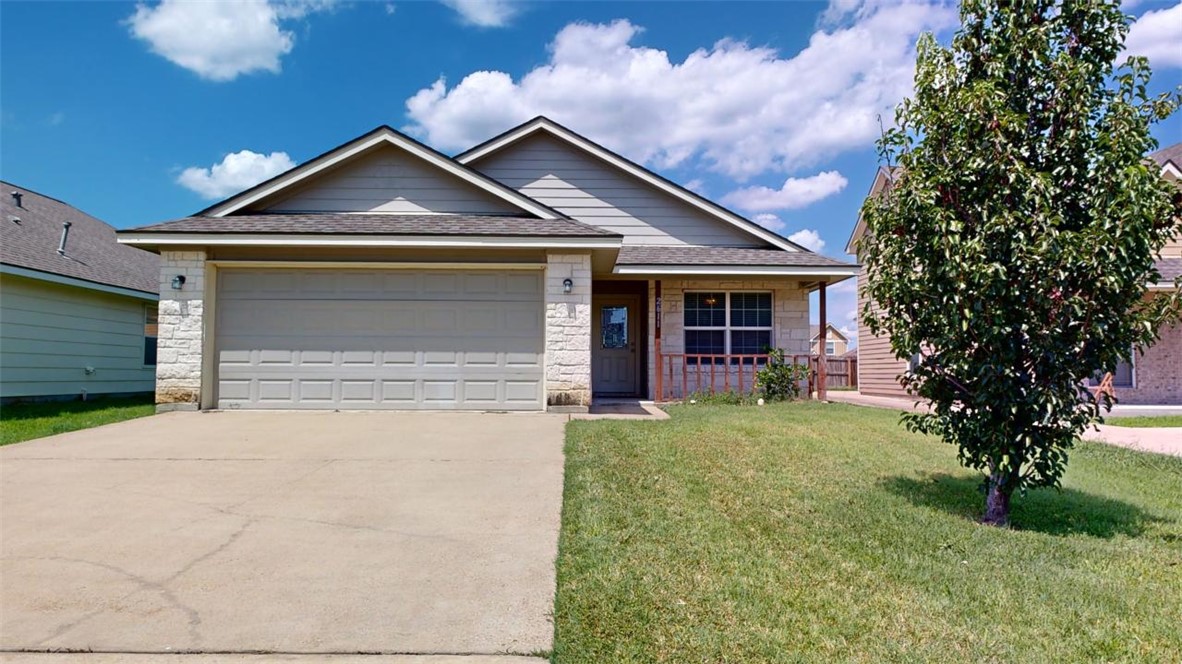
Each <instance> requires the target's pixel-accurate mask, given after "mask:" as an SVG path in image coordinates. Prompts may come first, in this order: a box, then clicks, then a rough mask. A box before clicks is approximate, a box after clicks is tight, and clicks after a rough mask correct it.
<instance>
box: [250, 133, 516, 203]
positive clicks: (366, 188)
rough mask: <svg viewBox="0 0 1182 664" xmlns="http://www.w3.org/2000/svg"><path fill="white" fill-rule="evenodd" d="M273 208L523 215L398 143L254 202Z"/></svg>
mask: <svg viewBox="0 0 1182 664" xmlns="http://www.w3.org/2000/svg"><path fill="white" fill-rule="evenodd" d="M251 209H253V210H260V211H261V210H268V211H271V212H388V213H392V214H431V213H435V214H462V213H466V214H520V213H521V210H520V209H518V208H517V207H515V206H513V205H511V204H509V203H508V202H506V201H503V200H501V199H499V198H497V197H495V196H493V195H492V194H489V193H488V192H485V191H483V190H481V189H479V188H477V187H475V186H472V185H470V184H468V183H467V182H464V181H463V180H460V179H458V178H456V177H455V176H454V175H451V174H449V173H445V172H444V171H442V170H440V169H437V168H435V167H433V166H431V165H429V164H426V163H424V162H422V161H420V160H418V159H416V158H415V157H412V156H410V155H407V154H405V153H403V152H402V151H400V150H398V149H397V148H394V147H390V146H385V147H381V148H378V149H375V150H374V151H373V152H371V153H369V154H367V155H364V156H361V157H359V158H358V159H356V160H355V161H351V162H349V164H348V165H345V166H342V167H340V168H338V169H336V170H334V171H331V172H329V173H325V174H323V175H320V176H318V177H314V178H312V179H311V181H310V182H309V183H308V184H306V185H303V186H302V187H299V188H298V189H296V190H295V193H291V192H290V191H285V192H284V197H283V198H279V199H270V200H268V201H264V202H262V203H260V204H258V205H254V206H252V208H251Z"/></svg>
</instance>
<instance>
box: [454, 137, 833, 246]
mask: <svg viewBox="0 0 1182 664" xmlns="http://www.w3.org/2000/svg"><path fill="white" fill-rule="evenodd" d="M538 132H544V133H546V134H548V135H550V136H553V137H555V138H557V139H559V140H561V141H563V142H564V143H566V144H568V145H571V146H573V147H575V148H577V149H579V150H581V151H583V152H584V153H586V154H589V155H591V156H593V157H595V158H596V159H599V160H600V161H603V162H606V163H607V164H609V165H611V166H614V167H615V168H617V169H619V170H621V171H623V172H625V173H628V174H629V175H631V176H633V177H635V178H638V179H640V180H641V181H643V182H645V183H646V184H648V185H650V186H652V187H654V188H656V189H658V190H660V191H663V192H665V193H666V194H669V195H671V196H673V197H674V198H676V199H679V200H681V201H682V202H684V203H687V204H689V205H691V206H692V207H695V208H697V209H699V210H701V211H703V212H705V213H707V214H709V215H710V216H712V217H714V218H715V219H718V220H719V221H721V222H723V223H727V224H730V225H732V226H734V227H736V228H738V229H740V230H742V231H744V232H746V233H747V234H749V235H752V236H754V237H756V238H759V239H760V240H763V241H764V242H767V243H768V244H771V245H773V246H776V247H779V248H780V249H783V250H784V251H803V252H808V251H809V250H808V249H806V248H804V247H802V246H800V245H799V244H796V243H795V242H792V241H791V240H789V239H788V238H785V237H783V236H781V235H780V234H778V233H775V232H773V231H770V230H768V229H766V228H764V227H763V226H760V225H759V224H757V223H755V222H754V221H751V220H750V219H747V218H746V217H743V216H742V215H739V214H737V213H735V212H733V211H731V210H728V209H727V208H725V207H723V206H721V205H719V204H718V203H715V202H714V201H712V200H710V199H708V198H705V197H703V196H700V195H698V194H696V193H694V192H692V191H690V190H689V189H686V188H685V187H682V186H681V185H679V184H677V183H676V182H673V181H672V180H669V179H667V178H665V177H662V176H661V175H658V174H657V173H654V172H652V171H650V170H649V169H647V168H645V167H643V166H641V165H640V164H637V163H636V162H634V161H631V160H629V159H627V158H625V157H623V156H621V155H619V154H617V153H615V152H612V151H611V150H609V149H607V148H605V147H603V146H602V145H599V144H598V143H596V142H594V141H592V140H591V139H589V138H587V137H585V136H582V135H580V134H577V133H575V132H574V131H571V130H570V129H567V128H566V127H564V126H562V125H560V124H558V123H557V122H555V121H553V120H551V119H550V118H547V117H545V116H542V115H539V116H538V117H536V118H534V119H532V120H530V121H528V122H525V123H523V124H520V125H518V126H516V127H514V128H512V129H510V130H508V131H506V132H504V133H502V134H500V135H497V136H494V137H493V138H490V139H489V140H487V141H485V142H483V143H481V144H479V145H477V146H475V147H473V148H470V149H468V150H466V151H465V152H462V153H460V154H458V155H456V161H458V162H460V163H461V164H473V163H475V162H477V161H480V160H481V159H484V158H485V157H488V156H489V155H492V154H494V153H497V152H500V151H501V150H504V149H505V148H507V147H509V146H510V145H513V144H515V143H518V142H519V141H521V140H523V139H525V138H527V137H529V136H532V135H534V134H537V133H538ZM810 253H811V252H810Z"/></svg>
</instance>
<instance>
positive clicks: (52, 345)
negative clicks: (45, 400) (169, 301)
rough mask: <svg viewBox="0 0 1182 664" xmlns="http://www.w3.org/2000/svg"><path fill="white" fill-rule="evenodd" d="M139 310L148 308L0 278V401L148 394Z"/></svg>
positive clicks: (150, 379) (151, 373)
mask: <svg viewBox="0 0 1182 664" xmlns="http://www.w3.org/2000/svg"><path fill="white" fill-rule="evenodd" d="M146 304H154V303H150V302H149V301H147V300H139V299H135V298H131V297H124V296H120V295H113V294H108V293H101V292H98V291H92V290H87V289H83V288H77V287H73V286H64V285H60V284H52V283H47V282H43V281H38V280H35V279H26V278H23V277H15V276H11V275H3V276H0V397H5V398H7V397H32V396H57V395H81V394H82V391H83V390H86V392H87V393H88V394H103V393H116V392H151V391H152V390H153V389H154V387H155V381H156V371H155V367H145V366H144V364H143V359H144V306H145V305H146ZM86 367H94V369H95V372H94V373H93V374H91V375H89V376H88V375H86V372H85V368H86Z"/></svg>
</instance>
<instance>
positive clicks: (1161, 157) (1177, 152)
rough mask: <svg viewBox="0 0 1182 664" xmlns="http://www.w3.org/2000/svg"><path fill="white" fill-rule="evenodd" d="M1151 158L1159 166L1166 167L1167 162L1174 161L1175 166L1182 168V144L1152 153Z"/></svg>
mask: <svg viewBox="0 0 1182 664" xmlns="http://www.w3.org/2000/svg"><path fill="white" fill-rule="evenodd" d="M1149 158H1150V159H1152V160H1154V161H1156V162H1157V165H1158V166H1165V165H1166V162H1167V161H1172V162H1174V165H1175V166H1177V167H1178V168H1182V143H1175V144H1173V145H1168V146H1166V147H1164V148H1162V149H1160V150H1158V151H1157V152H1152V153H1150V155H1149Z"/></svg>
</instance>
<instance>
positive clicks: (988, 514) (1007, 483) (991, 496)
mask: <svg viewBox="0 0 1182 664" xmlns="http://www.w3.org/2000/svg"><path fill="white" fill-rule="evenodd" d="M1013 493H1014V482H1012V481H1011V478H1009V477H1006V476H1005V475H1004V474H1002V473H999V472H997V471H994V472H993V473H991V474H990V475H989V492H988V493H987V494H986V495H985V516H984V517H982V518H981V523H983V524H985V525H987V526H997V527H999V528H1007V527H1009V525H1010V496H1011V495H1012V494H1013Z"/></svg>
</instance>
